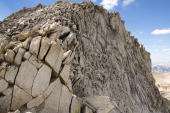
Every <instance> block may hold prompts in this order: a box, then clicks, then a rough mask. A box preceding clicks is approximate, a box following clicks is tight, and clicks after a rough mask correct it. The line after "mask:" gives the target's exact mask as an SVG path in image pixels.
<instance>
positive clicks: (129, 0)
mask: <svg viewBox="0 0 170 113" xmlns="http://www.w3.org/2000/svg"><path fill="white" fill-rule="evenodd" d="M134 1H135V0H124V1H123V7H124V6H127V5H129V4H130V3H132V2H134Z"/></svg>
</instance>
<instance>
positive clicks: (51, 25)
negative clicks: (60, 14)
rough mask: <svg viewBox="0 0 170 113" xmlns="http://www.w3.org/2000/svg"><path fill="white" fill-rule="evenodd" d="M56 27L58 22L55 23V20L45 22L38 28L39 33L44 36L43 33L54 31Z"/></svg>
mask: <svg viewBox="0 0 170 113" xmlns="http://www.w3.org/2000/svg"><path fill="white" fill-rule="evenodd" d="M57 28H58V23H56V22H52V23H51V22H47V23H46V24H44V25H43V26H42V28H41V29H40V30H39V34H41V35H42V36H45V35H47V34H49V33H50V32H54V31H56V30H57Z"/></svg>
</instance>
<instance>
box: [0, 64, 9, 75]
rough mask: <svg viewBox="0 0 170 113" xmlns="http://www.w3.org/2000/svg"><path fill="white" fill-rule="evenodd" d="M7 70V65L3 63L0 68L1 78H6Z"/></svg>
mask: <svg viewBox="0 0 170 113" xmlns="http://www.w3.org/2000/svg"><path fill="white" fill-rule="evenodd" d="M6 68H7V63H6V62H2V63H1V66H0V77H1V78H5V73H6Z"/></svg>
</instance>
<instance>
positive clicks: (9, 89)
mask: <svg viewBox="0 0 170 113" xmlns="http://www.w3.org/2000/svg"><path fill="white" fill-rule="evenodd" d="M12 90H13V87H8V88H7V89H6V90H5V91H3V92H2V94H3V95H5V96H8V95H11V94H12Z"/></svg>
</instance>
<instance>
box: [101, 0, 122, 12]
mask: <svg viewBox="0 0 170 113" xmlns="http://www.w3.org/2000/svg"><path fill="white" fill-rule="evenodd" d="M118 2H119V0H102V2H101V3H100V4H101V5H103V7H104V8H105V9H107V10H111V9H113V8H114V7H115V6H117V5H118Z"/></svg>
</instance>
